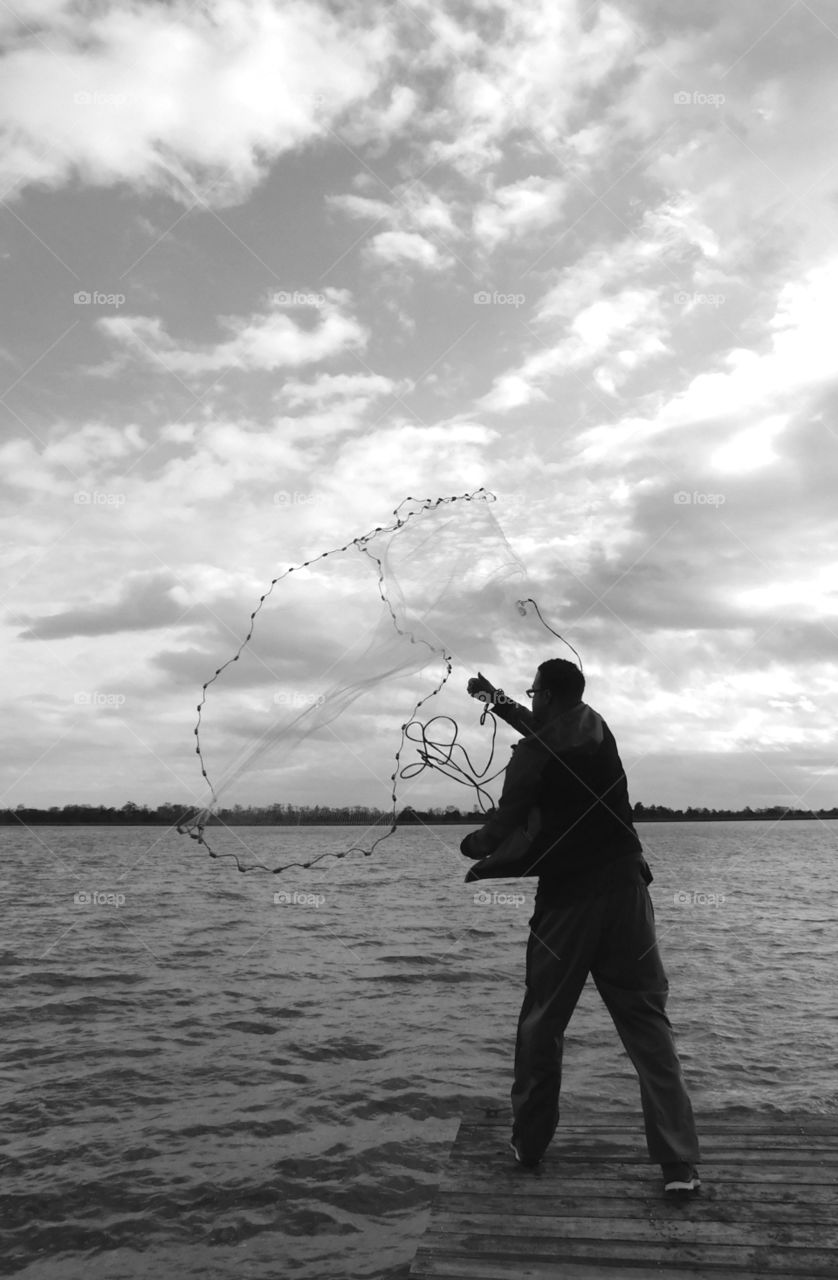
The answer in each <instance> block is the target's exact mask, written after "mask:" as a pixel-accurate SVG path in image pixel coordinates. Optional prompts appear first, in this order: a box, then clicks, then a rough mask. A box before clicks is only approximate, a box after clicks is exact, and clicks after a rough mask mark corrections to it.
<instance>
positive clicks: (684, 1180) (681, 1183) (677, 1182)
mask: <svg viewBox="0 0 838 1280" xmlns="http://www.w3.org/2000/svg"><path fill="white" fill-rule="evenodd" d="M661 1169H662V1170H663V1189H664V1191H697V1190H698V1188H699V1187H700V1186H701V1179H700V1178H699V1176H698V1170H697V1169H696V1168H694V1167H693V1165H691V1164H685V1163H683V1162H681V1161H676V1162H675V1163H674V1164H662V1165H661Z"/></svg>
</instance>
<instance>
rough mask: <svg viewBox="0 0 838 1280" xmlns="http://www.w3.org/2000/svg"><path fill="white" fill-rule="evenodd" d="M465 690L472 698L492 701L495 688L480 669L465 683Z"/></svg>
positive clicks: (495, 691)
mask: <svg viewBox="0 0 838 1280" xmlns="http://www.w3.org/2000/svg"><path fill="white" fill-rule="evenodd" d="M466 692H467V693H468V694H470V695H471V697H472V698H479V699H480V701H481V702H494V700H495V694H496V693H497V689H496V688H495V686H494V685H493V684H492V682H491V681H490V680H487V679H486V677H485V676H484V675H483V672H482V671H478V673H477V675H476V676H472V677H471V679H470V680H469V682H468V684H467V685H466Z"/></svg>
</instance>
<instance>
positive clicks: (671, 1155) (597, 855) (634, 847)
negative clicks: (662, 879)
mask: <svg viewBox="0 0 838 1280" xmlns="http://www.w3.org/2000/svg"><path fill="white" fill-rule="evenodd" d="M584 689H585V678H584V676H583V675H582V672H581V671H580V670H579V668H578V667H576V666H574V665H573V663H572V662H566V661H565V660H564V659H562V658H553V659H550V660H549V661H547V662H543V663H542V664H541V666H540V667H539V668H538V671H537V672H536V676H535V679H534V680H533V686H532V688H531V689H529V690H527V693H528V696H529V697H531V698H532V710H531V711H528V710H526V709H525V708H524V707H522V706H520V705H519V704H518V703H516V702H513V701H512V700H511V699H510V698H507V697H506V695H505V694H504V693H503V691H502V690H500V689H495V688H494V687H493V685H492V684H491V683H490V682H489V681H488V680H487V679H486V678H485V677H484V676H483V675H482V674H480V673H478V675H477V676H476V677H474V678H473V679H471V680H469V682H468V685H467V690H468V692H469V693H470V694H471V695H472V697H476V698H482V700H483V701H485V702H488V703H489V704H490V705H492V709H493V711H494V712H495V714H496V715H497V716H499V717H500V718H501V719H502V720H505V721H506V723H507V724H509V725H511V726H512V728H514V729H516V730H517V731H518V732H519V733H521V734H522V735H523V740H522V741H521V742H519V743H518V744H517V745H516V746H515V747H513V751H512V759H511V760H510V763H509V766H508V768H507V771H506V777H505V780H504V786H503V792H502V795H501V798H500V802H499V805H498V808H497V809H496V810H495V811H494V812H493V813H492V814H491V816H490V817H489V818H488V820H487V821H486V822H485V823H484V825H483V826H482V827H481V829H480V830H479V831H475V832H471V833H470V834H469V835H467V836H466V838H465V839H464V840H463V842H462V845H461V846H460V847H461V850H462V852H463V853H464V854H466V856H468V857H470V858H475V859H478V858H479V859H480V861H479V862H478V863H477V864H476V866H475V867H474V868H472V870H471V871H470V872H469V874H468V876H467V877H466V879H467V880H477V879H484V878H488V877H491V876H495V877H497V876H503V875H506V876H509V875H510V874H512V875H516V874H517V875H521V874H523V875H537V876H538V892H537V894H536V899H535V911H534V914H533V917H532V919H531V920H530V937H529V942H528V944H527V968H526V993H525V996H524V1002H523V1006H522V1008H521V1014H520V1018H519V1020H518V1034H517V1040H516V1045H515V1081H514V1085H513V1088H512V1113H513V1125H512V1140H511V1143H510V1145H511V1147H512V1150H513V1152H514V1154H515V1158H516V1160H518V1162H519V1163H520V1164H522V1165H527V1166H530V1167H532V1166H534V1165H536V1164H538V1162H539V1160H540V1159H541V1157H542V1155H543V1154H544V1152H545V1151H546V1149H547V1147H548V1146H549V1144H550V1142H551V1141H552V1138H553V1135H554V1134H555V1131H556V1127H557V1125H558V1120H559V1093H560V1089H561V1067H562V1051H563V1047H564V1031H565V1028H566V1027H567V1024H568V1022H569V1021H570V1018H571V1015H572V1013H573V1010H574V1008H575V1006H576V1002H577V1000H578V999H579V996H580V994H581V992H582V988H583V987H584V985H585V981H586V979H587V977H588V973H591V974H592V975H593V979H594V982H595V983H596V986H597V989H598V991H599V993H600V995H601V996H602V998H603V1000H604V1001H605V1004H606V1007H607V1009H608V1012H609V1013H610V1014H611V1017H612V1019H613V1021H614V1025H615V1026H616V1028H617V1031H618V1033H619V1036H620V1039H621V1040H622V1042H623V1045H624V1047H625V1050H626V1052H627V1053H628V1055H629V1057H630V1059H631V1061H632V1063H633V1064H634V1067H635V1070H636V1071H637V1074H638V1076H639V1079H640V1097H641V1103H642V1107H643V1118H644V1122H645V1130H646V1144H647V1147H648V1151H649V1158H650V1160H652V1161H653V1162H654V1163H657V1164H660V1165H661V1167H662V1170H663V1176H664V1187H665V1190H666V1191H668V1192H684V1191H695V1190H696V1189H697V1188H698V1187H699V1186H700V1179H699V1176H698V1170H697V1168H696V1165H697V1163H698V1161H699V1145H698V1137H697V1134H696V1129H695V1120H694V1117H693V1111H692V1106H691V1104H690V1099H689V1096H688V1094H687V1091H686V1088H685V1085H684V1080H683V1076H682V1074H681V1066H680V1063H679V1060H678V1054H677V1051H676V1048H675V1041H674V1037H673V1033H672V1026H671V1024H670V1022H669V1019H668V1018H667V1016H666V1012H665V1006H666V998H667V993H668V990H669V984H668V981H667V978H666V974H665V972H664V968H663V964H662V961H661V957H660V953H659V951H658V946H657V940H656V936H655V923H654V921H655V916H654V909H653V907H652V901H651V898H650V897H649V891H648V888H647V885H648V884H650V883H651V881H652V873H651V871H650V870H649V867H648V865H647V863H646V860H645V859H644V857H643V846H642V845H641V843H640V841H639V839H638V838H637V833H636V831H635V829H634V826H633V823H632V812H631V806H630V804H629V798H628V787H627V784H626V776H625V773H624V771H623V766H622V764H621V762H620V757H619V754H618V752H617V744H616V742H615V741H614V737H613V735H612V733H611V731H610V729H609V728H608V726H607V724H606V723H605V721H604V720H603V719H602V717H601V716H600V715H598V714H597V712H596V711H594V710H593V709H592V708H591V707H589V706H587V705H586V704H585V703H584V702H583V701H582V693H583V692H584ZM510 858H511V859H512V860H511V861H510Z"/></svg>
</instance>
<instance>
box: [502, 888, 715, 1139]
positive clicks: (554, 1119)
mask: <svg viewBox="0 0 838 1280" xmlns="http://www.w3.org/2000/svg"><path fill="white" fill-rule="evenodd" d="M588 973H591V974H593V978H594V982H595V983H596V985H597V989H598V991H599V993H600V995H601V996H602V998H603V1000H604V1001H605V1004H606V1007H607V1009H608V1012H609V1013H610V1014H611V1017H612V1019H613V1021H614V1025H615V1027H616V1028H617V1031H618V1033H619V1036H620V1039H621V1040H622V1042H623V1045H624V1047H625V1050H626V1053H627V1054H628V1056H629V1057H630V1058H631V1061H632V1062H633V1064H634V1068H635V1070H636V1072H637V1074H638V1076H639V1078H640V1099H641V1103H642V1106H643V1119H644V1122H645V1127H646V1144H647V1146H648V1149H649V1158H650V1160H652V1161H654V1162H656V1163H657V1164H666V1163H669V1162H671V1161H676V1160H685V1161H688V1162H689V1163H690V1164H697V1163H698V1160H699V1149H698V1136H697V1134H696V1129H695V1120H694V1118H693V1111H692V1106H691V1105H690V1099H689V1097H688V1095H687V1091H686V1088H685V1085H684V1079H683V1076H682V1074H681V1064H680V1063H679V1061H678V1054H677V1051H676V1048H675V1040H674V1037H673V1033H672V1026H671V1024H670V1022H669V1019H668V1018H667V1016H666V1013H665V1006H666V997H667V993H668V991H669V983H668V981H667V978H666V974H665V972H664V968H663V963H662V961H661V958H660V953H659V951H658V944H657V940H656V936H655V912H654V908H653V906H652V900H651V898H650V897H649V891H648V889H647V888H646V885H645V883H644V882H643V881H642V880H641V879H640V877H639V876H638V877H637V879H636V881H635V880H631V881H629V882H628V883H623V884H621V885H618V886H615V887H613V888H612V889H611V890H610V891H608V892H603V893H601V894H599V895H597V896H595V897H589V898H587V899H585V900H583V901H580V902H575V903H572V904H570V905H567V906H563V907H546V906H538V905H537V906H536V909H535V913H534V915H533V917H532V919H531V920H530V937H529V942H528V944H527V989H526V994H525V996H524V1003H523V1006H522V1008H521V1016H520V1018H519V1020H518V1037H517V1042H516V1046H515V1083H514V1085H513V1088H512V1113H513V1117H514V1122H513V1127H512V1136H513V1139H514V1141H515V1143H516V1145H517V1147H518V1152H519V1154H520V1156H521V1158H522V1160H524V1161H525V1162H529V1161H535V1160H537V1159H538V1158H540V1157H541V1156H542V1155H543V1154H544V1152H545V1151H546V1149H547V1147H548V1146H549V1144H550V1142H551V1140H552V1138H553V1134H554V1133H555V1132H556V1126H557V1125H558V1122H559V1091H560V1089H561V1079H562V1050H563V1048H564V1032H565V1028H566V1027H567V1024H568V1022H569V1021H570V1017H571V1014H572V1013H573V1010H574V1008H575V1007H576V1002H577V1000H578V999H579V996H580V995H581V993H582V988H583V987H584V985H585V981H586V979H587V976H588Z"/></svg>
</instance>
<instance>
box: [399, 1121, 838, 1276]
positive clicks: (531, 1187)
mask: <svg viewBox="0 0 838 1280" xmlns="http://www.w3.org/2000/svg"><path fill="white" fill-rule="evenodd" d="M696 1122H697V1125H698V1133H699V1139H700V1142H701V1163H700V1166H699V1172H700V1174H701V1182H702V1186H701V1190H700V1191H698V1192H696V1193H693V1194H691V1195H681V1196H677V1197H671V1196H665V1195H664V1190H663V1180H662V1177H661V1171H660V1166H659V1165H656V1164H651V1163H650V1162H649V1156H648V1152H647V1150H646V1142H645V1138H644V1133H643V1125H642V1118H641V1117H640V1115H639V1107H638V1119H637V1121H636V1122H634V1123H632V1122H631V1118H630V1117H627V1116H626V1115H625V1114H623V1115H621V1116H620V1117H619V1118H618V1117H614V1118H613V1119H611V1120H609V1119H607V1118H603V1117H598V1118H597V1120H595V1121H591V1122H582V1121H580V1122H578V1123H575V1124H574V1123H572V1122H565V1121H564V1119H562V1120H561V1121H560V1122H559V1129H558V1130H557V1132H556V1136H555V1138H554V1139H553V1142H552V1145H551V1146H550V1148H549V1150H548V1152H547V1154H546V1156H545V1157H544V1159H543V1160H542V1162H541V1164H540V1165H539V1166H538V1167H537V1168H536V1169H524V1168H522V1167H521V1166H520V1165H517V1164H516V1163H515V1161H514V1158H513V1156H512V1152H511V1151H510V1149H509V1146H508V1142H509V1135H510V1121H509V1120H508V1119H505V1118H504V1119H501V1118H499V1117H498V1114H496V1113H490V1114H487V1115H486V1116H485V1117H484V1118H482V1119H474V1120H467V1121H463V1122H461V1124H460V1127H459V1130H458V1133H457V1136H456V1138H455V1141H454V1145H453V1147H452V1150H451V1153H450V1156H449V1159H448V1164H447V1166H446V1168H445V1170H444V1173H443V1177H442V1181H441V1183H440V1186H439V1190H438V1192H437V1195H436V1198H435V1201H434V1204H433V1208H432V1211H431V1218H430V1222H429V1223H428V1228H427V1230H426V1232H425V1235H424V1237H423V1239H422V1242H421V1243H420V1245H419V1248H418V1250H417V1252H416V1257H415V1259H414V1261H413V1264H412V1266H411V1269H410V1275H411V1277H415V1280H420V1277H421V1280H431V1278H432V1277H433V1278H434V1280H437V1278H438V1277H442V1276H444V1277H447V1280H595V1278H601V1280H651V1277H653V1276H654V1277H655V1280H699V1278H700V1280H746V1278H750V1280H792V1277H794V1280H801V1277H812V1278H814V1277H818V1280H825V1278H826V1277H829V1280H838V1117H834V1118H831V1117H825V1116H810V1115H799V1116H798V1115H796V1116H794V1117H786V1118H783V1119H775V1118H774V1117H768V1118H766V1119H765V1120H761V1119H760V1118H759V1115H758V1114H755V1115H753V1116H748V1117H743V1118H738V1117H736V1118H731V1117H730V1116H727V1117H724V1116H720V1115H707V1114H704V1115H702V1114H699V1113H698V1112H696Z"/></svg>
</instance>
